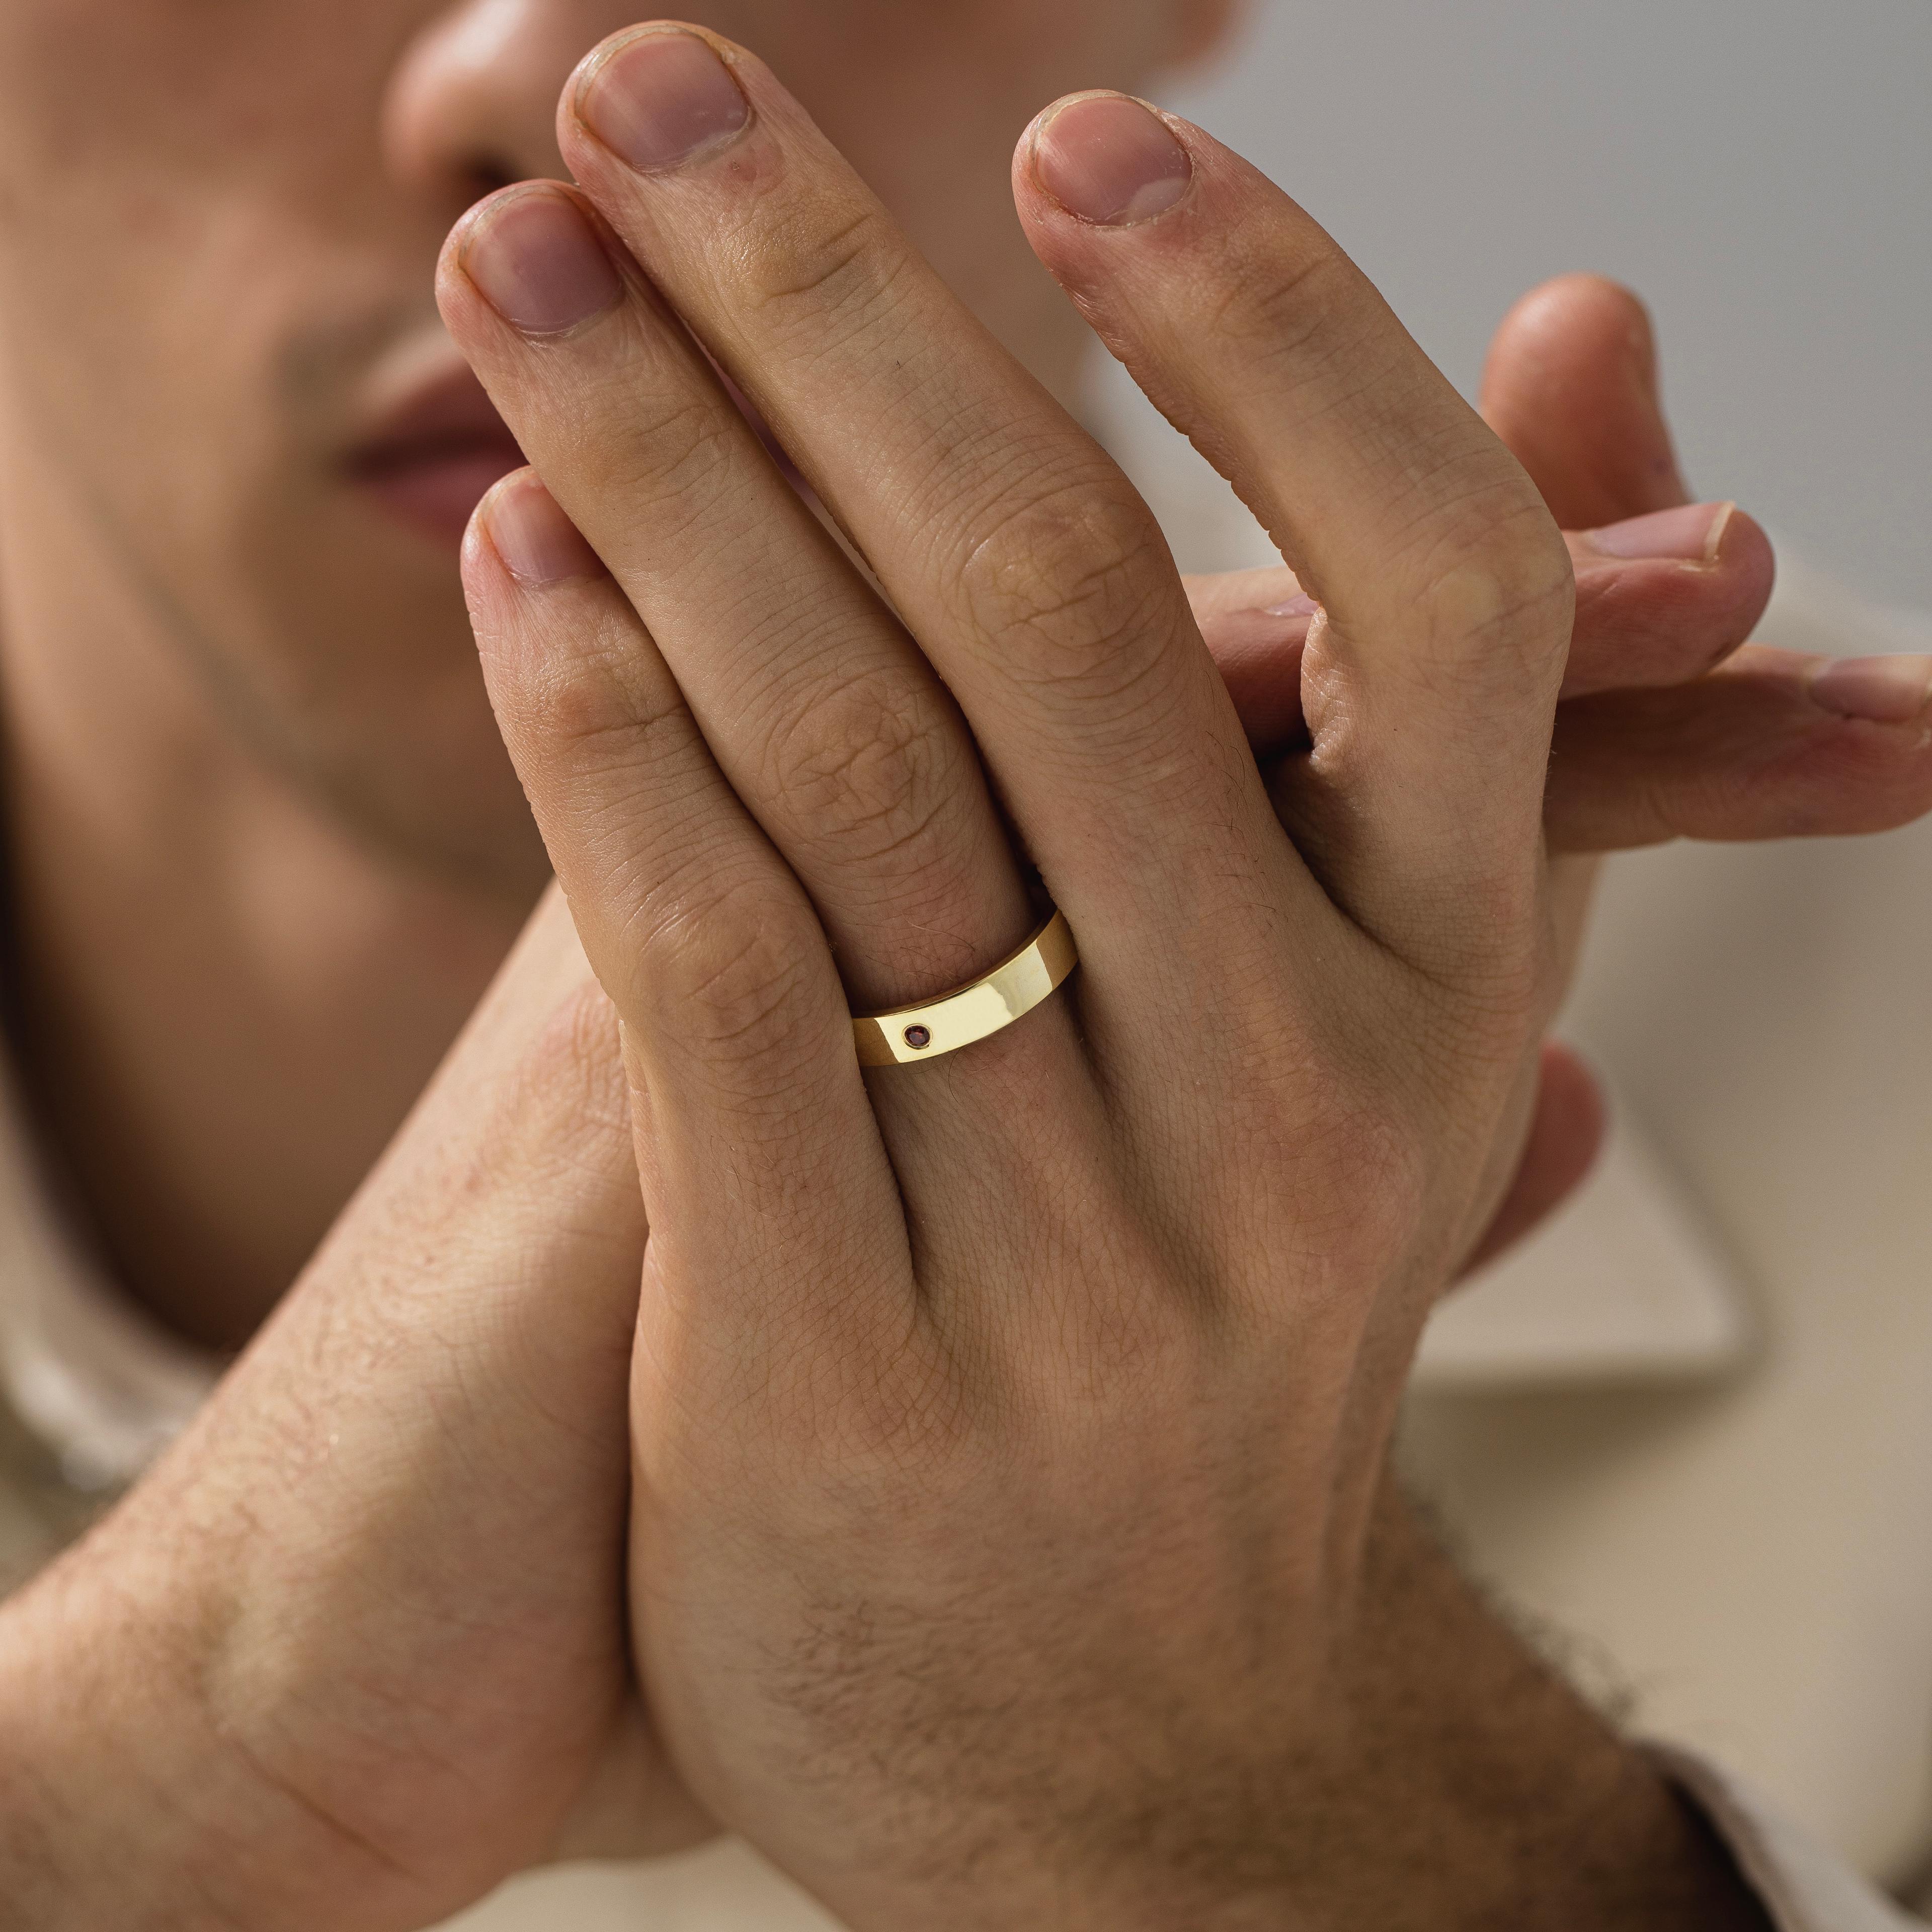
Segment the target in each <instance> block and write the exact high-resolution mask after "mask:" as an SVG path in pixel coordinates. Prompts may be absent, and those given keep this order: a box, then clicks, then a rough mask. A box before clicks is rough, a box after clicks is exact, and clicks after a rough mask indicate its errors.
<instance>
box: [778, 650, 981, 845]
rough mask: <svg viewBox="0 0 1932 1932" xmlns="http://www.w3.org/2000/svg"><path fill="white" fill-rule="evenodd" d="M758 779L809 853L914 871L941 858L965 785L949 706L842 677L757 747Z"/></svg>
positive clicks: (881, 681) (897, 682)
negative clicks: (761, 750) (781, 804)
mask: <svg viewBox="0 0 1932 1932" xmlns="http://www.w3.org/2000/svg"><path fill="white" fill-rule="evenodd" d="M764 763H765V766H766V781H767V782H768V783H769V785H770V786H771V787H772V788H773V790H775V793H777V795H778V796H781V797H783V798H784V799H785V800H786V801H787V809H788V811H790V813H791V814H793V815H794V816H795V817H796V822H797V823H798V826H799V832H800V835H801V838H802V843H803V844H805V847H806V848H807V849H808V850H810V851H811V852H812V853H814V855H815V856H819V857H820V858H821V859H826V860H829V861H830V862H833V863H835V864H838V865H863V866H865V867H867V868H876V867H877V865H879V864H880V862H882V861H886V860H892V861H895V862H898V865H900V867H901V868H903V869H904V870H905V871H908V872H910V873H913V874H922V873H924V872H926V871H929V870H930V869H932V868H935V867H938V866H940V865H944V863H945V862H947V859H949V858H950V856H951V854H950V843H951V841H950V838H949V836H948V831H947V827H948V824H949V822H950V820H952V819H953V816H954V814H955V813H956V811H958V808H959V807H960V806H961V805H962V804H964V803H965V802H966V801H967V799H969V798H970V796H971V790H972V787H973V784H974V770H973V766H972V760H971V754H970V753H969V752H968V749H967V747H966V742H965V734H964V733H963V731H962V729H961V728H960V726H959V721H958V718H957V717H956V715H955V713H954V712H953V707H952V706H951V704H950V702H949V701H948V700H947V698H946V697H945V696H944V694H943V693H942V692H941V691H939V690H938V688H937V687H936V686H935V685H932V684H930V683H929V682H926V680H924V679H909V678H907V677H904V676H898V675H895V674H893V673H890V672H878V673H868V674H865V675H862V676H858V677H855V678H852V679H847V680H846V681H845V682H844V683H842V684H841V685H838V687H837V688H835V689H834V690H832V691H829V692H828V693H826V694H825V695H823V696H822V697H814V699H813V701H812V703H811V705H810V706H808V707H805V708H802V709H796V710H793V712H791V713H790V715H788V716H787V718H786V719H785V721H784V723H783V724H781V726H780V727H779V728H778V730H776V731H775V732H774V733H773V734H772V736H771V738H770V739H769V742H768V744H767V745H766V752H765V758H764Z"/></svg>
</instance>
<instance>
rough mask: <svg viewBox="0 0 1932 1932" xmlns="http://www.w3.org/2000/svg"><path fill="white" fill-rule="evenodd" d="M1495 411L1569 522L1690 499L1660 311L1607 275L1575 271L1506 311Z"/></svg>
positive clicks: (1487, 414) (1495, 346)
mask: <svg viewBox="0 0 1932 1932" xmlns="http://www.w3.org/2000/svg"><path fill="white" fill-rule="evenodd" d="M1483 415H1484V418H1485V419H1486V420H1487V422H1488V423H1489V425H1490V428H1493V430H1494V431H1496V434H1498V435H1499V437H1502V440H1503V441H1504V442H1505V443H1507V444H1508V446H1509V448H1510V449H1511V452H1513V453H1514V455H1515V457H1516V459H1517V461H1518V462H1519V463H1521V464H1522V465H1523V467H1524V469H1526V470H1527V471H1528V472H1529V475H1530V477H1531V478H1532V481H1534V482H1535V484H1536V487H1538V489H1539V490H1541V491H1542V493H1543V496H1544V501H1545V502H1547V503H1548V504H1549V505H1550V513H1551V514H1552V515H1553V516H1554V517H1556V520H1557V521H1558V522H1559V523H1561V524H1562V526H1563V527H1564V528H1565V529H1593V528H1595V527H1596V526H1598V525H1600V524H1604V523H1621V522H1622V521H1623V520H1625V519H1626V518H1628V517H1638V516H1642V515H1643V514H1645V513H1646V511H1654V510H1667V509H1671V508H1675V507H1676V505H1679V504H1680V503H1684V502H1688V501H1689V500H1690V491H1689V490H1688V489H1687V488H1686V487H1685V484H1684V479H1683V477H1682V474H1681V473H1680V472H1679V469H1678V465H1677V453H1676V449H1675V447H1674V446H1673V443H1672V440H1671V436H1670V428H1669V425H1667V423H1666V422H1665V421H1664V410H1663V402H1662V398H1661V391H1660V389H1659V386H1658V368H1657V348H1656V343H1655V338H1654V336H1653V335H1652V329H1651V323H1650V317H1649V313H1648V311H1646V309H1645V308H1644V306H1643V303H1642V302H1640V301H1639V300H1638V299H1637V297H1636V296H1634V295H1633V294H1631V292H1630V291H1629V290H1628V289H1625V288H1621V287H1619V286H1618V285H1617V284H1616V283H1615V282H1612V281H1606V280H1605V279H1604V278H1603V277H1602V276H1601V275H1563V276H1559V278H1557V279H1556V281H1550V282H1545V283H1544V284H1543V286H1542V287H1541V288H1538V289H1534V290H1532V291H1531V292H1530V293H1529V294H1528V295H1526V296H1524V297H1523V299H1522V300H1521V301H1520V302H1518V303H1517V305H1516V306H1515V308H1513V309H1511V311H1510V312H1509V314H1508V315H1507V316H1506V317H1504V319H1503V322H1502V326H1501V327H1499V329H1497V331H1496V338H1495V340H1494V341H1493V342H1492V343H1491V344H1490V353H1489V359H1488V362H1487V365H1485V367H1484V372H1483Z"/></svg>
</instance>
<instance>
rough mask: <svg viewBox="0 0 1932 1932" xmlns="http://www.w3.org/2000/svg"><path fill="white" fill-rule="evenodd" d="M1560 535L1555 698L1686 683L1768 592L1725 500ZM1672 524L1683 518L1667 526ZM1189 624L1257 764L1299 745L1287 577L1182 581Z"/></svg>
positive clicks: (1303, 629) (1305, 602)
mask: <svg viewBox="0 0 1932 1932" xmlns="http://www.w3.org/2000/svg"><path fill="white" fill-rule="evenodd" d="M1662 514H1663V517H1664V519H1665V520H1664V521H1663V522H1661V523H1660V522H1655V521H1653V520H1652V518H1650V517H1640V518H1639V519H1637V520H1635V521H1634V522H1633V523H1627V524H1616V525H1613V526H1610V528H1609V529H1604V530H1596V531H1588V532H1577V533H1576V534H1574V535H1571V537H1570V538H1568V543H1569V545H1570V551H1571V558H1572V559H1573V561H1574V564H1575V566H1576V571H1577V618H1576V628H1575V632H1574V635H1573V637H1572V638H1571V646H1570V662H1569V666H1568V670H1566V672H1565V676H1564V681H1563V688H1562V696H1564V697H1566V698H1568V697H1581V696H1584V695H1586V694H1589V693H1590V692H1592V691H1616V690H1625V689H1630V688H1634V687H1637V686H1641V685H1670V684H1684V683H1688V682H1689V681H1690V680H1691V679H1693V678H1696V677H1701V676H1703V674H1704V673H1706V671H1709V670H1712V668H1713V667H1715V666H1716V665H1717V664H1720V663H1721V662H1722V661H1723V660H1724V658H1727V657H1728V656H1729V655H1730V654H1731V652H1733V651H1734V650H1736V649H1737V648H1738V647H1739V646H1740V645H1741V644H1742V643H1744V642H1745V640H1746V639H1747V638H1748V637H1750V635H1751V631H1752V628H1753V627H1754V625H1756V624H1757V620H1758V619H1759V618H1760V617H1761V616H1763V613H1764V607H1765V605H1766V603H1767V602H1768V601H1769V599H1770V596H1771V586H1772V576H1773V574H1774V569H1775V566H1774V563H1773V560H1772V553H1771V545H1770V544H1769V541H1768V540H1767V539H1766V536H1765V534H1764V532H1763V530H1762V529H1760V528H1759V526H1757V523H1754V522H1753V521H1752V520H1751V518H1750V517H1748V516H1746V515H1745V514H1744V513H1743V512H1742V511H1740V510H1739V509H1737V508H1736V506H1735V505H1731V504H1728V503H1712V504H1705V505H1700V506H1699V507H1698V508H1697V509H1696V510H1695V511H1690V510H1679V511H1665V512H1664V513H1662ZM1678 519H1681V521H1679V520H1678ZM1185 581H1186V583H1187V594H1188V598H1189V601H1190V603H1191V604H1193V609H1194V615H1195V620H1196V622H1198V623H1199V625H1200V626H1201V634H1202V638H1203V639H1204V640H1205V642H1206V643H1207V646H1208V652H1209V654H1210V655H1211V656H1212V657H1213V658H1214V662H1215V664H1216V665H1217V667H1218V668H1219V670H1220V673H1221V676H1222V678H1223V681H1224V682H1226V685H1227V687H1228V692H1229V696H1230V697H1232V698H1233V700H1234V702H1235V713H1236V715H1238V717H1239V718H1240V719H1241V725H1242V728H1243V730H1244V731H1245V732H1246V733H1247V738H1248V742H1249V744H1250V745H1251V746H1252V747H1253V748H1254V751H1255V752H1256V755H1257V756H1258V757H1262V758H1264V759H1266V758H1271V757H1275V756H1277V755H1280V754H1284V753H1286V752H1289V751H1306V750H1307V748H1308V737H1307V724H1306V721H1304V718H1303V716H1302V712H1301V653H1302V649H1303V646H1304V645H1305V644H1306V643H1307V641H1308V633H1309V631H1310V628H1311V627H1312V625H1313V622H1314V619H1315V612H1316V604H1315V601H1314V599H1313V598H1310V597H1307V596H1304V595H1302V594H1301V586H1300V584H1299V583H1298V582H1297V581H1296V579H1295V574H1294V572H1293V571H1290V570H1287V569H1285V568H1284V569H1278V570H1242V571H1229V572H1228V573H1226V574H1225V575H1223V576H1219V577H1190V578H1188V579H1187V580H1185Z"/></svg>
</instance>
